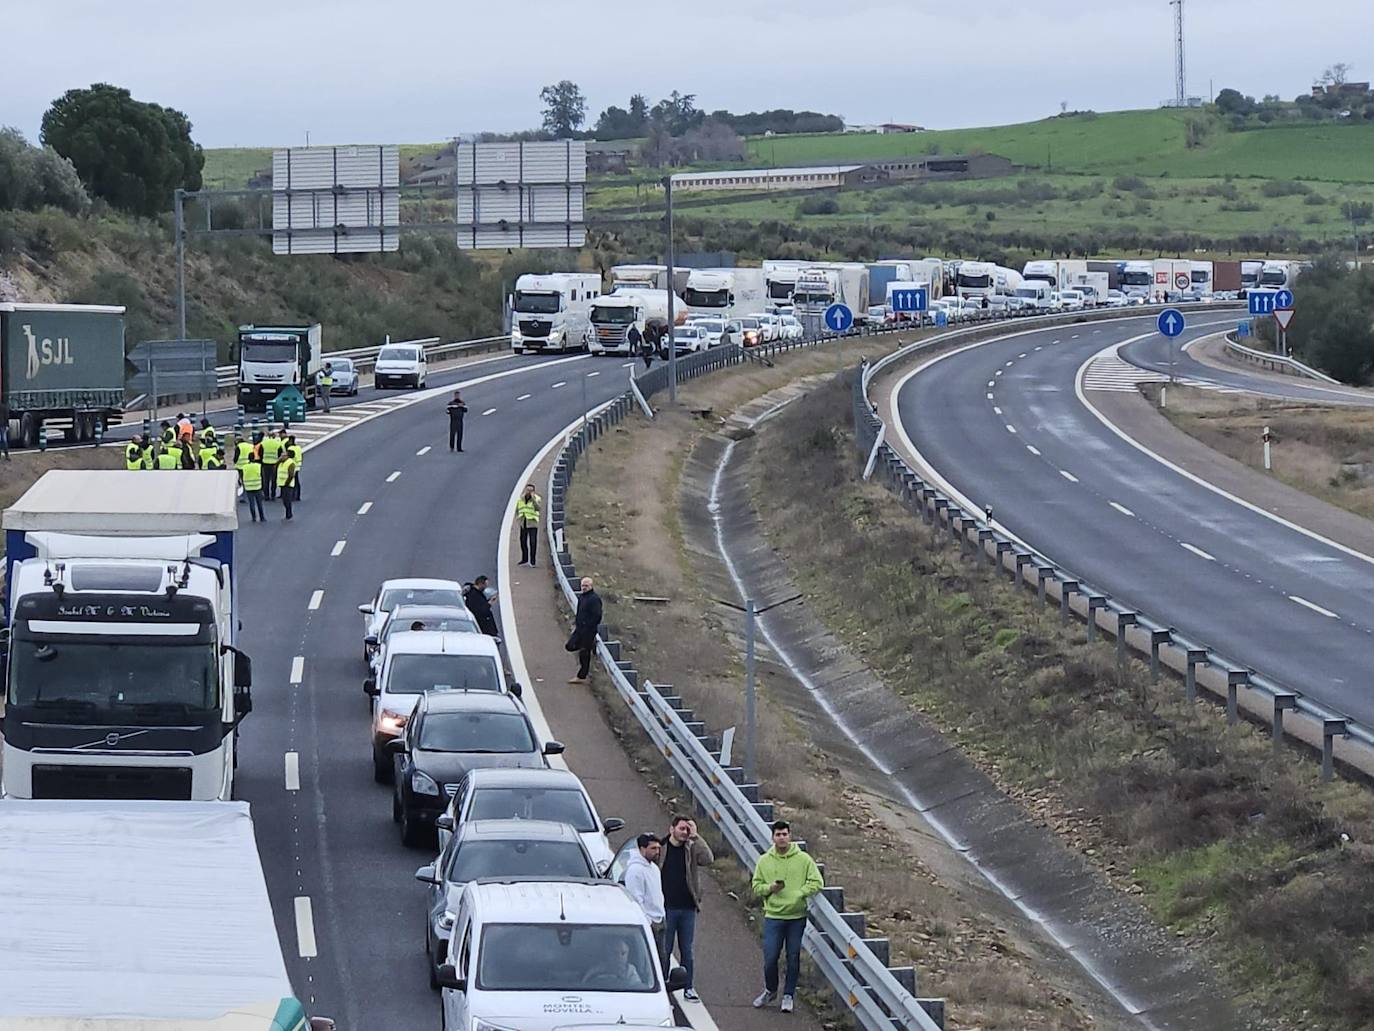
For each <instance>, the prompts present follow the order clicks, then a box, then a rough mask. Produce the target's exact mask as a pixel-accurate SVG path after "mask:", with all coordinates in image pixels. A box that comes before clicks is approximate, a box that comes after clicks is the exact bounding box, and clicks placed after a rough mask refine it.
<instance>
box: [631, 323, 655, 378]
mask: <svg viewBox="0 0 1374 1031" xmlns="http://www.w3.org/2000/svg"><path fill="white" fill-rule="evenodd" d="M625 343H626V345H628V347H629V349H630V360H631V361H633V360H634V358H635V356H636V355H639V354H643V353H644V335H643V334H642V333H640V331H639V327H638V326H636V325H635V324H634V323H633V322H632V323H630V328H629V329H628V330H626V331H625ZM648 366H649V363H648V362H647V361H646V362H645V363H644V367H645V368H648Z"/></svg>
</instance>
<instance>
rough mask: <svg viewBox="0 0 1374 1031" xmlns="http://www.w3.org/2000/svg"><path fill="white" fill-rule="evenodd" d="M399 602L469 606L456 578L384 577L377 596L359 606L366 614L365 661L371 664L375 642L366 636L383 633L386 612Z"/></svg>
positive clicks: (364, 624)
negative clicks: (388, 578) (464, 599)
mask: <svg viewBox="0 0 1374 1031" xmlns="http://www.w3.org/2000/svg"><path fill="white" fill-rule="evenodd" d="M397 605H452V606H454V607H455V608H456V607H458V606H463V607H464V608H466V607H467V606H466V605H465V603H464V602H463V585H462V584H460V583H459V582H458V581H457V580H435V579H433V578H431V577H423V576H408V577H402V578H400V579H396V580H383V581H382V586H381V587H380V588H378V590H377V595H376V597H374V598H373V599H372V600H371V601H369V602H367V603H366V604H365V605H359V606H358V611H359V612H361V613H362V614H363V663H364V664H365V665H370V663H368V660H369V659H371V658H372V652H373V651H374V650H375V647H376V646H375V645H369V644H368V643H367V638H369V637H376V636H377V635H378V634H380V633H381V632H382V623H383V622H384V621H385V620H386V615H387V613H388V612H390V611H391V610H392V609H394V608H395V607H396V606H397Z"/></svg>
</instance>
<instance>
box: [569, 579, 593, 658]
mask: <svg viewBox="0 0 1374 1031" xmlns="http://www.w3.org/2000/svg"><path fill="white" fill-rule="evenodd" d="M599 626H601V596H600V595H599V594H597V593H596V591H594V590H592V578H591V577H590V576H584V577H583V578H582V592H581V594H580V595H579V596H578V599H577V618H576V620H575V621H574V623H573V632H572V637H570V638H569V639H568V651H575V652H577V676H575V677H573V678H572V679H571V680H569V681H568V683H570V684H585V683H586V682H587V678H588V677H589V676H590V675H591V671H592V652H593V651H594V650H595V649H596V631H597V628H598V627H599Z"/></svg>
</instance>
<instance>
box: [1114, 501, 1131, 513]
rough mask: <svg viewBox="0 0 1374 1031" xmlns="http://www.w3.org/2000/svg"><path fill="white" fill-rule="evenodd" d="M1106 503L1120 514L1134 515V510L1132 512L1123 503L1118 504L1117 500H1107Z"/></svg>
mask: <svg viewBox="0 0 1374 1031" xmlns="http://www.w3.org/2000/svg"><path fill="white" fill-rule="evenodd" d="M1108 504H1109V505H1111V506H1112V508H1114V509H1116V510H1117V511H1118V512H1120V513H1121V514H1122V515H1128V516H1134V515H1135V513H1134V512H1132V511H1131V510H1130V509H1129V508H1127V507H1126V506H1125V505H1123V504H1120V503H1119V502H1116V501H1110V502H1108Z"/></svg>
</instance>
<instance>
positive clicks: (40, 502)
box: [0, 469, 239, 536]
mask: <svg viewBox="0 0 1374 1031" xmlns="http://www.w3.org/2000/svg"><path fill="white" fill-rule="evenodd" d="M237 494H238V481H237V479H236V477H235V475H234V472H233V470H232V469H216V470H210V469H205V470H189V469H187V470H177V471H174V472H160V473H159V472H148V471H147V470H124V469H51V470H49V471H48V472H46V473H44V474H43V477H42V478H41V479H40V480H39V481H38V482H37V483H35V484H34V485H33V486H32V487H30V488H29V489H28V490H27V491H25V492H24V496H23V497H21V498H20V499H19V500H18V501H16V502H15V503H14V504H13V505H11V506H10V507H9V508H7V509H5V514H4V517H3V520H0V525H3V527H4V529H6V530H26V531H27V530H47V531H53V532H57V533H77V534H80V533H87V534H96V535H100V536H112V535H127V536H158V535H161V536H171V535H175V534H182V533H189V532H202V533H213V532H215V531H217V530H237V529H238V525H239V516H238V505H237Z"/></svg>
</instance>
